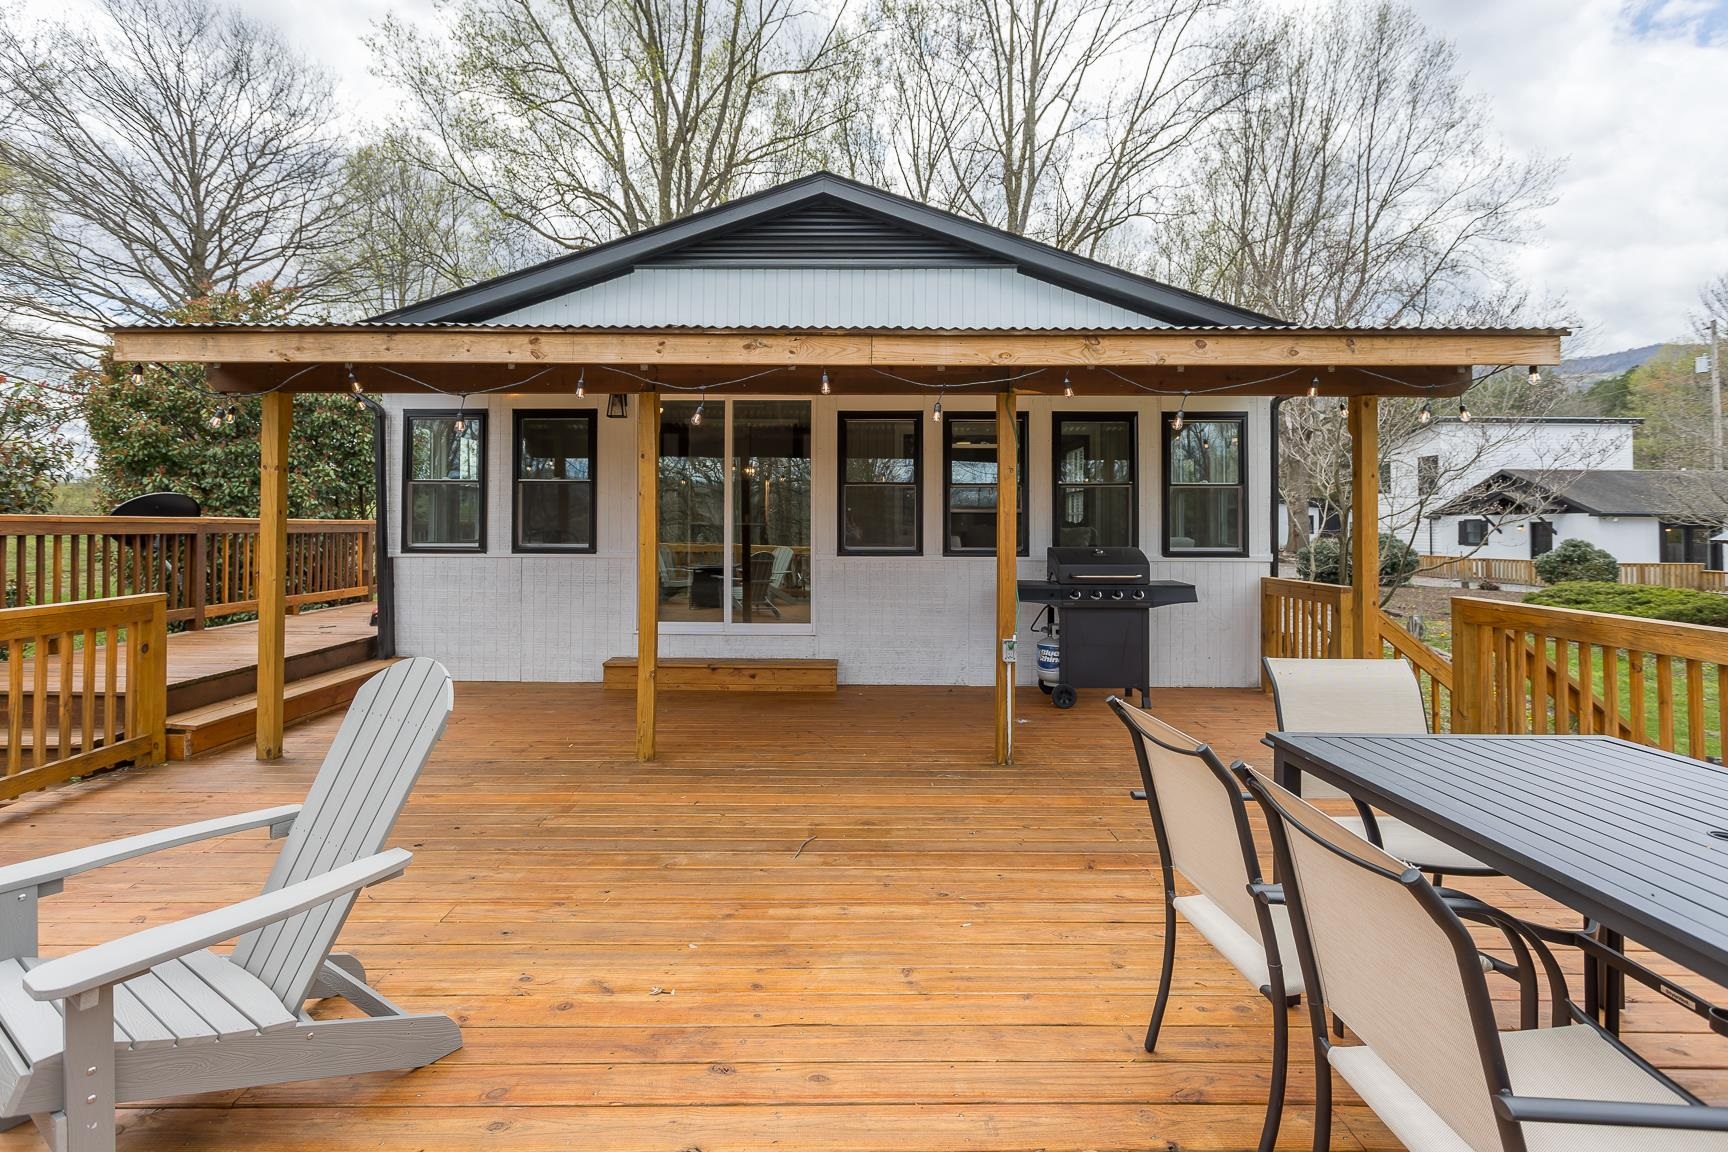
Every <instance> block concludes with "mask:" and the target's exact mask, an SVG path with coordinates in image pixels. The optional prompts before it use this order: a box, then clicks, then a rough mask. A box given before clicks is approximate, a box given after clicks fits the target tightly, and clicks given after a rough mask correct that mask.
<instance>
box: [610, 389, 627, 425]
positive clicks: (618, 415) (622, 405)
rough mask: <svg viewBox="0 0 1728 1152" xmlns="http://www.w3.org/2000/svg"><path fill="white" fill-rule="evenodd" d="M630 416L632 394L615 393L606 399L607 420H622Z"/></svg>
mask: <svg viewBox="0 0 1728 1152" xmlns="http://www.w3.org/2000/svg"><path fill="white" fill-rule="evenodd" d="M628 415H630V394H629V393H628V392H614V393H612V394H611V395H610V396H608V397H606V418H607V419H608V420H622V419H624V418H625V417H626V416H628Z"/></svg>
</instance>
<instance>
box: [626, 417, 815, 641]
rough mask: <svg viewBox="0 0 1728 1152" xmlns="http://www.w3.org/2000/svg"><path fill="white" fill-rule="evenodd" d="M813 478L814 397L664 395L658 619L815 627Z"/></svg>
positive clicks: (718, 625) (749, 626) (719, 625)
mask: <svg viewBox="0 0 1728 1152" xmlns="http://www.w3.org/2000/svg"><path fill="white" fill-rule="evenodd" d="M810 481H811V472H810V403H809V401H805V400H666V401H664V402H663V403H662V405H661V409H660V548H659V566H660V619H661V620H662V621H665V622H668V623H684V624H689V625H692V626H697V627H698V630H703V631H706V630H709V629H708V628H705V627H700V626H710V627H712V628H714V629H718V630H727V629H733V628H738V629H752V630H753V629H755V628H757V627H769V628H772V627H776V626H783V625H789V624H791V625H808V624H809V623H810V619H811V616H810V601H811V572H810Z"/></svg>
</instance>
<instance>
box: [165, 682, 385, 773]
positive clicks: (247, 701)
mask: <svg viewBox="0 0 1728 1152" xmlns="http://www.w3.org/2000/svg"><path fill="white" fill-rule="evenodd" d="M393 663H395V661H392V660H368V661H366V662H364V663H362V664H352V665H348V666H346V667H341V668H336V669H334V670H331V671H328V672H320V673H318V674H317V675H315V676H306V677H302V678H300V679H298V680H294V681H291V682H290V683H289V684H288V686H287V690H286V692H285V693H284V699H283V709H284V710H283V719H284V720H285V721H286V722H287V723H290V724H292V723H294V722H296V721H299V720H305V719H307V718H308V717H312V716H317V715H319V714H320V713H323V712H328V711H330V710H331V709H333V708H341V707H344V706H346V705H347V704H348V702H349V701H351V700H353V699H354V694H355V693H356V692H358V691H360V686H361V685H362V684H364V683H365V682H366V681H367V680H368V679H369V678H370V677H372V676H373V675H374V674H375V673H377V672H379V671H380V670H382V669H384V668H387V667H389V666H390V665H391V664H393ZM257 728H258V697H257V696H256V695H255V694H254V693H250V692H249V693H247V694H246V695H244V696H235V697H233V698H231V699H228V700H222V701H218V702H217V703H215V704H207V705H205V706H204V707H202V708H195V709H190V710H188V711H185V712H179V713H176V714H174V715H172V716H170V717H168V759H170V760H190V759H191V758H192V757H194V756H199V755H202V754H203V753H205V752H210V751H213V750H214V749H217V748H221V747H223V746H225V745H228V744H232V743H234V742H235V741H237V740H249V739H251V738H252V736H253V734H254V733H255V732H256V731H257Z"/></svg>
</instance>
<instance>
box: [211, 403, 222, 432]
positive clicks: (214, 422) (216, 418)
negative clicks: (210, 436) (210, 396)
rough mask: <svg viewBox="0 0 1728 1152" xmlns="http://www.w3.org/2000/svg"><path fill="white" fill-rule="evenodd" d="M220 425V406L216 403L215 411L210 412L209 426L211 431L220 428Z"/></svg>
mask: <svg viewBox="0 0 1728 1152" xmlns="http://www.w3.org/2000/svg"><path fill="white" fill-rule="evenodd" d="M221 427H222V406H221V405H220V404H218V405H217V406H216V411H214V412H212V413H210V428H211V430H212V431H215V430H216V429H218V428H221Z"/></svg>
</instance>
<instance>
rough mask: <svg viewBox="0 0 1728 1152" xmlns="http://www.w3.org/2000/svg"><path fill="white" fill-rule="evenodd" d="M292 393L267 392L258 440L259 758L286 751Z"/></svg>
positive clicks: (275, 755) (277, 754) (269, 758)
mask: <svg viewBox="0 0 1728 1152" xmlns="http://www.w3.org/2000/svg"><path fill="white" fill-rule="evenodd" d="M293 424H294V394H293V393H291V392H272V393H270V394H269V395H267V396H265V397H264V423H263V429H262V431H261V433H260V435H259V445H258V448H259V450H258V759H260V760H276V759H279V758H280V757H281V755H282V711H283V708H282V691H283V684H282V681H283V677H284V675H285V661H286V646H287V645H286V636H285V631H284V630H285V624H284V618H285V616H286V612H287V603H288V583H287V581H288V433H289V431H290V430H291V429H292V427H293Z"/></svg>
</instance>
